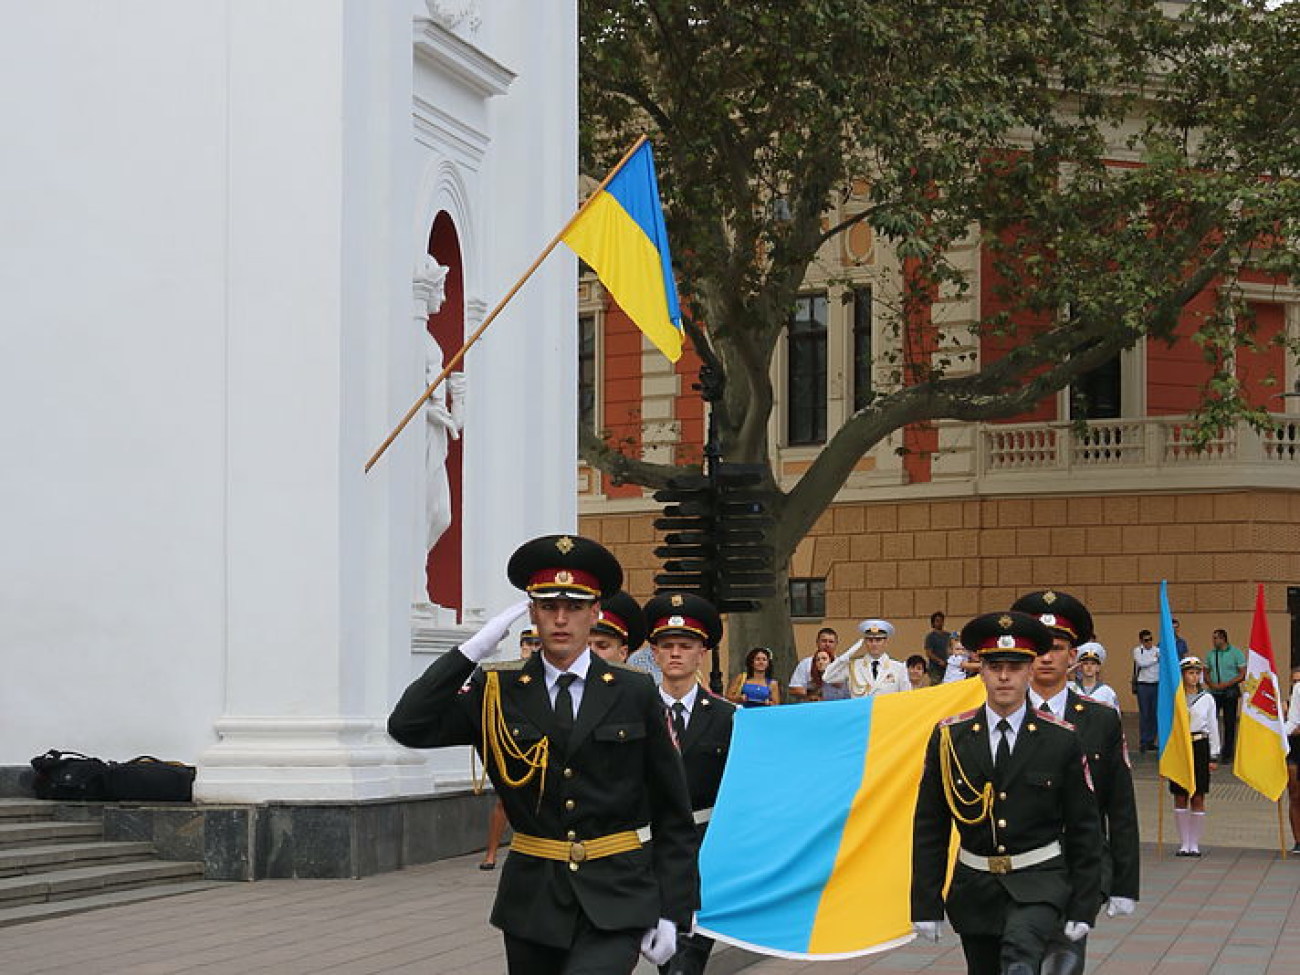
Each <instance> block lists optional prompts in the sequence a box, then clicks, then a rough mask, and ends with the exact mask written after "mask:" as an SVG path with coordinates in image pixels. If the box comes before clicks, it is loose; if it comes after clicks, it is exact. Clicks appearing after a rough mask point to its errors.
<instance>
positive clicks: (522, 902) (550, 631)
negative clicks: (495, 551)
mask: <svg viewBox="0 0 1300 975" xmlns="http://www.w3.org/2000/svg"><path fill="white" fill-rule="evenodd" d="M507 574H508V575H509V577H510V581H511V582H512V583H514V584H515V585H516V586H517V587H518V588H520V589H522V590H524V591H525V592H527V593H528V596H529V599H528V600H527V601H525V602H524V603H522V604H520V605H519V606H516V607H513V608H512V609H511V610H507V611H506V612H505V613H502V614H500V615H499V616H497V617H496V618H495V619H493V620H491V621H489V623H488V624H487V625H486V626H485V627H484V628H483V630H482V631H480V632H479V633H478V634H476V635H475V636H474V637H472V638H471V639H469V640H467V641H466V642H465V643H464V644H463V645H462V646H460V647H458V648H456V649H455V650H452V651H451V652H450V653H448V654H447V655H446V656H444V657H442V658H441V659H439V660H438V661H436V662H435V663H434V664H433V665H432V666H431V667H429V669H428V670H427V671H425V673H424V674H423V676H421V677H420V678H419V679H418V680H416V681H415V683H413V684H412V685H411V686H410V687H409V688H407V690H406V693H405V694H403V695H402V699H401V700H400V701H399V702H398V704H397V707H396V708H395V709H394V710H393V713H392V715H391V716H390V718H389V720H388V730H389V733H390V734H391V735H392V736H393V738H395V739H396V740H397V741H399V742H401V743H402V744H404V745H407V746H409V747H413V748H435V747H438V746H443V745H464V744H472V745H474V746H475V748H477V749H478V751H479V752H480V754H481V755H482V757H483V764H484V766H485V768H486V771H487V774H488V776H489V777H490V778H491V780H492V784H493V786H494V787H495V788H496V790H497V792H498V794H499V795H500V797H501V801H502V802H503V803H504V805H505V807H506V814H507V816H508V817H509V819H510V825H511V827H512V828H513V829H514V840H513V841H512V843H511V852H510V856H509V857H508V858H507V859H506V863H505V868H504V869H503V871H502V876H501V882H500V886H499V888H498V890H497V898H496V903H495V905H494V906H493V909H492V923H493V924H495V925H496V926H497V927H499V928H501V930H502V931H503V932H504V934H505V947H506V959H507V964H508V967H509V970H510V972H512V973H518V975H522V973H527V975H548V973H555V975H561V973H563V975H579V973H581V975H598V973H599V975H609V973H618V972H624V973H629V972H631V971H632V969H633V967H634V966H635V964H636V956H637V950H638V947H639V948H640V950H641V952H642V953H643V954H644V955H645V956H646V957H647V958H648V959H650V960H651V961H652V962H654V963H655V964H662V963H663V962H666V961H667V960H668V959H669V958H671V957H672V955H673V953H674V952H675V951H676V936H677V927H678V926H686V925H689V923H690V920H691V914H692V912H693V911H694V909H695V907H696V896H697V888H698V877H697V875H696V869H695V829H694V825H693V823H692V820H691V811H690V800H689V797H688V794H687V790H686V777H685V774H684V772H683V770H682V762H681V757H680V756H679V755H678V753H677V748H676V747H675V745H674V742H673V737H672V733H671V731H670V730H669V727H668V723H667V719H666V716H665V714H664V710H663V704H662V702H661V701H660V699H659V695H658V691H657V690H656V689H655V686H654V683H653V682H652V681H651V680H650V678H649V677H647V676H646V675H645V674H641V673H638V672H637V671H634V670H631V669H628V668H625V667H620V666H616V665H611V664H608V663H606V662H605V661H604V660H602V659H600V658H599V657H597V656H595V655H594V654H592V653H591V652H590V650H589V649H588V648H587V640H588V636H589V634H590V632H591V629H592V626H593V625H594V624H595V622H596V620H597V618H598V613H599V607H598V603H597V600H598V598H600V597H601V596H606V597H608V596H612V595H614V594H615V593H616V592H617V591H618V588H619V586H620V585H621V584H622V581H623V571H622V569H621V567H620V566H619V564H618V562H617V560H615V558H614V556H613V555H611V554H610V553H609V552H608V551H606V550H605V549H604V548H602V547H601V546H600V545H598V544H596V543H595V542H592V541H589V540H588V539H584V538H579V537H577V536H571V535H547V536H543V537H542V538H537V539H534V540H533V541H531V542H528V543H527V544H525V545H523V546H522V547H521V548H520V549H519V550H518V551H516V552H515V554H514V555H513V556H512V557H511V559H510V563H509V566H508V568H507ZM525 608H527V610H528V612H529V615H530V618H531V621H532V624H533V626H534V628H535V629H536V630H537V632H538V635H539V636H540V637H541V639H542V652H541V653H540V654H534V655H533V656H532V657H530V658H529V659H528V660H509V661H500V662H494V663H489V664H485V665H484V666H483V667H481V668H480V669H479V670H477V671H476V670H475V666H474V665H475V664H476V663H479V662H481V661H482V660H484V659H485V658H486V657H487V656H488V655H489V654H490V653H491V652H492V651H493V650H494V649H495V647H496V644H497V642H498V641H499V640H500V639H501V637H502V636H504V635H505V633H506V631H507V630H508V629H509V627H510V625H511V623H512V622H513V621H514V620H515V619H516V618H517V617H518V616H519V615H520V614H521V613H522V612H523V611H524V609H525ZM646 825H648V826H649V827H650V830H651V831H652V832H653V835H654V843H653V844H651V845H650V846H649V847H645V846H643V845H642V842H641V839H640V838H639V836H638V833H637V831H638V830H639V829H641V828H643V827H645V826H646Z"/></svg>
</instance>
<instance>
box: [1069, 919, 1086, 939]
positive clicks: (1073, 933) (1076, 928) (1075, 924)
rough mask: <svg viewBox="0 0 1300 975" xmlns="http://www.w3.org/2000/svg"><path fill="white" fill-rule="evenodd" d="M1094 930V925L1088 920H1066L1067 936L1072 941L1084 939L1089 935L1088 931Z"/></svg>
mask: <svg viewBox="0 0 1300 975" xmlns="http://www.w3.org/2000/svg"><path fill="white" fill-rule="evenodd" d="M1091 930H1092V925H1091V924H1089V923H1088V922H1087V921H1066V922H1065V936H1066V937H1067V938H1069V939H1070V940H1071V941H1082V940H1083V939H1084V938H1086V937H1088V932H1089V931H1091Z"/></svg>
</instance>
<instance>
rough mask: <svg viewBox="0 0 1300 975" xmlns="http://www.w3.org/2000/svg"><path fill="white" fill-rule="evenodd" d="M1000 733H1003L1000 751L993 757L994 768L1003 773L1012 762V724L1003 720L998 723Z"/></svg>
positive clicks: (999, 745) (999, 744) (999, 743)
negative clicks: (1008, 763)
mask: <svg viewBox="0 0 1300 975" xmlns="http://www.w3.org/2000/svg"><path fill="white" fill-rule="evenodd" d="M998 731H1000V732H1001V733H1002V740H1001V741H999V742H998V750H997V752H996V753H995V754H994V756H993V767H994V768H995V769H998V770H999V771H1001V770H1002V769H1004V768H1006V766H1007V762H1009V761H1011V722H1009V721H1008V720H1007V719H1006V718H1003V719H1002V720H1001V721H999V722H998Z"/></svg>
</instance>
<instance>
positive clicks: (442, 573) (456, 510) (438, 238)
mask: <svg viewBox="0 0 1300 975" xmlns="http://www.w3.org/2000/svg"><path fill="white" fill-rule="evenodd" d="M429 255H430V256H431V257H432V258H433V259H434V260H436V261H437V262H438V263H439V264H441V265H443V266H444V267H446V268H447V277H446V280H445V281H444V285H443V287H444V294H445V296H446V297H445V299H444V301H443V303H442V308H441V309H439V311H438V312H437V313H436V314H433V315H430V316H429V323H428V329H429V334H430V335H432V336H433V337H434V339H435V340H436V341H437V343H438V344H439V345H440V346H441V347H442V352H443V360H444V361H446V360H448V359H450V358H451V357H452V356H453V355H455V354H456V352H457V351H458V350H459V349H460V347H461V346H462V345H463V344H464V342H465V275H464V269H463V267H462V264H461V253H460V237H459V235H458V234H457V233H456V225H455V224H454V223H453V222H452V219H451V216H450V215H449V214H448V213H447V212H446V211H445V210H444V211H442V212H440V213H439V214H438V216H437V217H435V218H434V221H433V229H432V230H431V231H430V233H429ZM457 368H458V369H463V368H464V363H461V364H460V365H459V366H457ZM464 445H465V439H464V433H463V432H462V434H461V438H460V439H459V440H452V441H450V443H448V445H447V480H448V483H449V485H450V488H451V525H450V526H449V527H448V528H447V530H446V531H445V532H443V534H442V537H440V538H439V539H438V542H437V544H436V545H434V547H433V550H432V551H430V552H429V554H428V560H427V562H426V563H425V572H426V575H427V578H428V591H429V599H430V600H431V601H432V602H434V603H436V604H437V605H439V606H443V607H445V608H447V609H452V610H455V612H456V620H457V622H459V621H460V618H461V611H462V609H463V606H462V602H461V600H462V597H461V551H462V549H461V530H462V525H463V524H464V517H463V510H462V498H463V493H464V492H463V488H462V473H461V472H462V470H463V468H464V456H465V448H464Z"/></svg>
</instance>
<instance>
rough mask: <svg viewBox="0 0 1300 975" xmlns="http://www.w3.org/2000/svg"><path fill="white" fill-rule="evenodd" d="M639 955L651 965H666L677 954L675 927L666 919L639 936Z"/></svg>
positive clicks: (660, 920)
mask: <svg viewBox="0 0 1300 975" xmlns="http://www.w3.org/2000/svg"><path fill="white" fill-rule="evenodd" d="M641 954H642V955H644V956H645V960H646V961H648V962H649V963H650V964H651V965H667V964H668V963H669V962H670V961H672V958H673V955H675V954H677V925H675V924H673V922H672V921H669V920H668V919H667V918H662V917H661V918H660V919H659V923H658V924H656V925H655V926H654V927H653V928H651V929H650V930H649V931H647V932H646V933H645V934H643V935H641Z"/></svg>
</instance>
